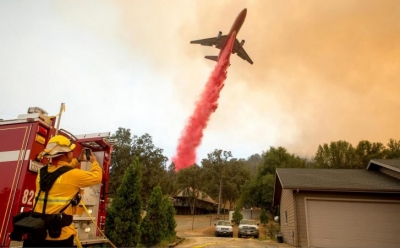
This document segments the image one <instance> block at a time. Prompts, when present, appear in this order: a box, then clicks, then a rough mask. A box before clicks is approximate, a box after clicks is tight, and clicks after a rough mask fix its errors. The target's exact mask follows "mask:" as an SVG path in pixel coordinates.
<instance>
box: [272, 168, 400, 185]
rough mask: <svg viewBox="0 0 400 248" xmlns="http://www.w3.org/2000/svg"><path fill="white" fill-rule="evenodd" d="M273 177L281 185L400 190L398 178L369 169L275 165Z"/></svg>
mask: <svg viewBox="0 0 400 248" xmlns="http://www.w3.org/2000/svg"><path fill="white" fill-rule="evenodd" d="M399 165H400V164H399ZM276 178H279V181H280V183H281V185H282V188H283V189H300V190H318V191H348V192H400V180H398V179H395V178H393V177H390V176H387V175H384V174H383V173H380V172H378V171H373V170H360V169H358V170H354V169H304V168H277V169H276Z"/></svg>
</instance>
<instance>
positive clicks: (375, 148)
mask: <svg viewBox="0 0 400 248" xmlns="http://www.w3.org/2000/svg"><path fill="white" fill-rule="evenodd" d="M355 153H356V166H355V168H357V169H364V168H365V167H366V166H367V165H368V163H369V161H370V160H371V159H382V158H384V156H385V146H384V145H383V144H382V143H379V142H378V143H375V142H374V143H371V142H369V141H368V140H362V141H360V142H358V145H357V147H356V149H355Z"/></svg>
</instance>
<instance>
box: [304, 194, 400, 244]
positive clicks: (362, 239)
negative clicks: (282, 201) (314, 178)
mask: <svg viewBox="0 0 400 248" xmlns="http://www.w3.org/2000/svg"><path fill="white" fill-rule="evenodd" d="M305 207H306V225H307V236H308V237H307V239H308V246H309V247H399V245H400V224H399V223H400V214H399V213H400V202H398V201H383V202H382V201H379V202H376V201H360V200H358V201H354V200H348V199H343V200H338V199H328V200H327V199H313V198H305Z"/></svg>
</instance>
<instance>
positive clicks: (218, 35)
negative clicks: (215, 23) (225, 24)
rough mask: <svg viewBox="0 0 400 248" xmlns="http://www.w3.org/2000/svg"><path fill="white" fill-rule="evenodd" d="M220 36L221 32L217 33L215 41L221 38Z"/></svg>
mask: <svg viewBox="0 0 400 248" xmlns="http://www.w3.org/2000/svg"><path fill="white" fill-rule="evenodd" d="M221 35H222V32H221V31H219V32H218V34H217V40H218V39H219V38H220V37H221Z"/></svg>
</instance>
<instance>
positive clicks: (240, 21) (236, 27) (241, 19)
mask: <svg viewBox="0 0 400 248" xmlns="http://www.w3.org/2000/svg"><path fill="white" fill-rule="evenodd" d="M246 15H247V9H243V10H242V11H240V13H239V15H238V16H237V17H236V19H235V22H234V23H233V25H232V27H231V30H229V33H228V34H227V36H228V39H226V40H225V42H224V45H223V46H222V47H221V51H220V52H219V55H221V53H222V51H223V50H224V48H225V46H226V43H227V42H228V40H229V38H230V37H231V36H232V34H233V32H236V35H237V34H238V33H239V30H240V28H241V27H242V25H243V23H244V20H245V19H246ZM218 57H219V56H218Z"/></svg>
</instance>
